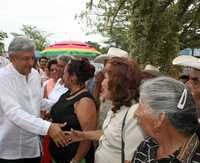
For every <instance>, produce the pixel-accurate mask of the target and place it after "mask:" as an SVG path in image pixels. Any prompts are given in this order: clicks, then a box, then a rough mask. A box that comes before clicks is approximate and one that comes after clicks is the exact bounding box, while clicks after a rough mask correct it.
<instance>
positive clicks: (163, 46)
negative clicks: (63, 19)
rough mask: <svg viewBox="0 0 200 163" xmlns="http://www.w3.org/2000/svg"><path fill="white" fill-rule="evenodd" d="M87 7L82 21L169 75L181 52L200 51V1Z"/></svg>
mask: <svg viewBox="0 0 200 163" xmlns="http://www.w3.org/2000/svg"><path fill="white" fill-rule="evenodd" d="M86 7H87V9H86V11H85V12H83V13H82V14H81V18H85V19H86V20H87V21H86V22H87V24H88V25H91V26H95V27H96V31H98V32H100V33H102V34H103V35H104V36H107V37H109V40H108V43H110V44H112V45H116V46H118V47H121V48H122V49H125V50H128V51H129V52H130V54H131V55H132V56H133V57H135V58H137V59H138V60H139V61H140V63H142V64H147V63H151V64H154V65H156V66H160V67H161V70H163V71H166V72H169V71H170V70H171V66H172V65H171V61H172V59H173V58H174V57H175V56H176V55H177V53H178V51H179V50H180V49H183V48H185V47H191V48H198V47H200V17H199V15H200V1H199V0H99V1H98V2H96V1H95V2H94V1H91V2H90V3H88V4H87V6H86ZM94 15H96V16H98V17H97V18H96V19H94ZM94 31H95V30H94Z"/></svg>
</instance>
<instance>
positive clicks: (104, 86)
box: [101, 73, 111, 100]
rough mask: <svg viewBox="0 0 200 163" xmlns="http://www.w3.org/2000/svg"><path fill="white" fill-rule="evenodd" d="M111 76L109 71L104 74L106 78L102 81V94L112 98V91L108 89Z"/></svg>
mask: <svg viewBox="0 0 200 163" xmlns="http://www.w3.org/2000/svg"><path fill="white" fill-rule="evenodd" d="M108 82H109V76H108V73H105V74H104V80H103V81H102V83H101V96H102V97H103V98H105V99H108V100H110V99H111V92H110V91H109V89H108Z"/></svg>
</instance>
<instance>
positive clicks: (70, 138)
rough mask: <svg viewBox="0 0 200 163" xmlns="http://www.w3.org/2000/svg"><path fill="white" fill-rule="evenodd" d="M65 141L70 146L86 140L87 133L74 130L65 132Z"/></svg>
mask: <svg viewBox="0 0 200 163" xmlns="http://www.w3.org/2000/svg"><path fill="white" fill-rule="evenodd" d="M65 139H66V140H67V142H68V144H71V143H74V142H79V141H83V140H86V137H85V133H84V132H83V131H78V130H73V129H71V131H65Z"/></svg>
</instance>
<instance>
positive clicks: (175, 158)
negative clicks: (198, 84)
mask: <svg viewBox="0 0 200 163" xmlns="http://www.w3.org/2000/svg"><path fill="white" fill-rule="evenodd" d="M135 116H136V117H137V119H138V123H139V125H140V126H141V128H143V130H144V131H145V133H146V134H147V135H149V136H150V137H148V138H146V139H145V140H144V141H143V142H142V143H141V144H140V145H139V147H138V148H137V150H136V152H135V154H134V158H133V161H132V162H134V163H160V162H162V163H168V162H169V163H171V162H182V163H189V162H195V163H197V162H200V155H199V152H200V145H199V138H198V136H197V134H196V131H197V129H198V126H199V124H198V119H197V112H196V106H195V102H194V99H193V98H192V94H191V92H190V90H188V88H187V87H186V86H185V85H184V84H183V83H181V82H179V81H177V80H175V79H172V78H169V77H159V78H156V79H152V80H148V81H146V82H145V83H143V84H142V86H141V89H140V103H139V107H138V109H137V111H136V113H135Z"/></svg>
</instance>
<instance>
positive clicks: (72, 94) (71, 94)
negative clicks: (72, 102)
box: [70, 86, 85, 96]
mask: <svg viewBox="0 0 200 163" xmlns="http://www.w3.org/2000/svg"><path fill="white" fill-rule="evenodd" d="M83 89H85V86H83V87H81V88H80V89H78V90H77V91H75V92H73V93H71V92H70V96H74V95H75V94H77V93H78V92H80V91H82V90H83Z"/></svg>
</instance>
